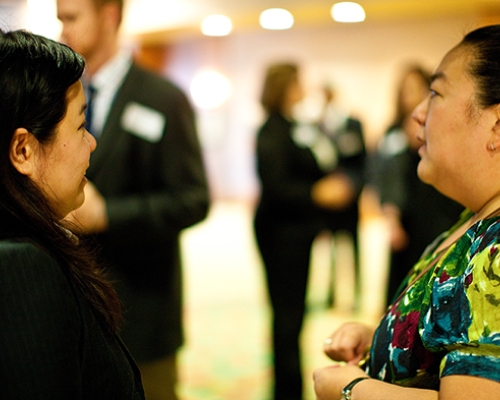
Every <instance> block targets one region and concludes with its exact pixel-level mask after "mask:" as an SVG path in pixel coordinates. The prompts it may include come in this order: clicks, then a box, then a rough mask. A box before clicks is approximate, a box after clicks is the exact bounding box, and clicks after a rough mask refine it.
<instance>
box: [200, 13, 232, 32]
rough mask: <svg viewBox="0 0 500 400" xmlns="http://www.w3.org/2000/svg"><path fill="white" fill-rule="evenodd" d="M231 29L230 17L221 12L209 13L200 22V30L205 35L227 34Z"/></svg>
mask: <svg viewBox="0 0 500 400" xmlns="http://www.w3.org/2000/svg"><path fill="white" fill-rule="evenodd" d="M232 30H233V23H232V22H231V19H230V18H229V17H226V16H225V15H221V14H213V15H209V16H208V17H206V18H205V19H204V20H203V22H202V23H201V31H202V32H203V34H204V35H206V36H227V35H229V34H230V33H231V31H232Z"/></svg>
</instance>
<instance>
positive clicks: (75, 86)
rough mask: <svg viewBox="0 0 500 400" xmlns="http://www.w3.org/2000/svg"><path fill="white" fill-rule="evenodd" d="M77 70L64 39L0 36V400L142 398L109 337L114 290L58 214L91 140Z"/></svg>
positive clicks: (75, 195)
mask: <svg viewBox="0 0 500 400" xmlns="http://www.w3.org/2000/svg"><path fill="white" fill-rule="evenodd" d="M84 68H85V62H84V60H83V58H82V57H81V56H80V55H78V54H77V53H75V52H74V51H73V50H71V49H70V48H69V47H67V46H64V45H62V44H59V43H56V42H54V41H52V40H49V39H47V38H44V37H42V36H38V35H34V34H31V33H29V32H26V31H12V32H2V31H0V87H1V88H2V91H1V93H0V286H1V287H2V290H1V291H0V320H1V321H2V328H1V329H0V382H1V384H0V393H1V397H2V398H8V399H51V400H56V399H61V400H63V399H64V400H68V399H72V400H73V399H93V400H95V399H103V400H104V399H106V400H110V399H117V400H118V399H120V400H122V399H131V400H132V399H143V398H144V396H143V391H142V385H141V382H140V375H139V373H138V370H137V368H136V367H135V364H134V362H133V360H132V358H131V357H130V355H129V353H128V351H127V349H126V348H125V347H124V346H123V344H122V342H121V340H120V339H119V337H118V336H117V330H118V326H119V321H120V304H119V301H118V299H117V296H116V294H115V292H114V290H113V288H112V286H111V285H110V284H109V283H108V282H107V281H106V279H105V278H104V276H103V274H102V273H101V272H100V270H99V269H98V267H97V265H96V264H95V261H94V257H93V254H92V252H91V251H89V250H88V248H87V246H86V245H85V243H84V242H83V239H80V238H78V237H77V236H76V235H75V234H74V233H73V232H74V231H76V229H74V226H72V225H71V224H70V223H69V222H66V221H65V217H66V216H67V215H68V214H69V213H70V212H72V211H73V210H75V209H76V208H78V207H79V206H80V205H81V204H82V203H83V200H84V191H83V189H84V186H85V184H86V182H87V180H86V178H85V171H86V169H87V168H88V166H89V158H90V154H91V152H92V151H93V150H94V149H95V147H96V143H95V140H94V138H93V137H92V136H91V135H90V134H89V133H88V132H87V131H86V130H85V126H84V124H85V115H84V110H85V107H86V103H85V96H84V94H83V89H82V84H81V82H80V77H81V75H82V73H83V70H84Z"/></svg>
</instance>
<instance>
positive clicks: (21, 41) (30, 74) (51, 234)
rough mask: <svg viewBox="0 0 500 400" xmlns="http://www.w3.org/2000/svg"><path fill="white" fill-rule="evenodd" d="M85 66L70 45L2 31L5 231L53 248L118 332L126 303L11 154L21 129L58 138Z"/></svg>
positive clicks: (0, 206)
mask: <svg viewBox="0 0 500 400" xmlns="http://www.w3.org/2000/svg"><path fill="white" fill-rule="evenodd" d="M84 68H85V62H84V60H83V58H82V57H81V56H80V55H79V54H77V53H75V52H74V51H73V50H71V49H70V48H69V47H67V46H65V45H62V44H60V43H57V42H54V41H52V40H50V39H47V38H44V37H42V36H38V35H34V34H32V33H29V32H27V31H22V30H19V31H11V32H3V31H1V30H0V87H1V88H2V89H1V92H0V228H1V229H0V231H1V232H3V234H2V236H4V237H12V236H15V237H24V238H29V239H30V240H32V241H33V242H35V243H37V244H38V245H40V246H42V247H43V248H45V249H46V250H47V251H49V253H50V254H52V255H53V256H54V257H55V258H56V259H57V260H58V261H59V262H60V263H61V265H62V266H63V267H64V268H66V270H65V272H66V273H67V274H68V275H69V276H70V277H71V278H72V279H73V280H74V282H75V283H76V285H77V286H78V287H79V289H80V290H81V292H82V293H83V295H84V296H85V297H86V298H87V299H88V300H89V301H90V303H91V304H92V306H93V307H94V309H95V310H96V311H97V314H98V315H100V316H102V317H103V318H104V320H105V321H106V323H107V324H108V325H109V327H110V328H111V330H112V331H115V330H116V328H117V326H118V322H119V319H120V304H119V302H118V299H117V297H116V293H115V292H114V290H113V289H112V287H111V286H110V284H109V283H108V282H107V281H106V280H105V279H104V278H103V276H102V274H101V272H100V271H99V270H98V269H97V267H96V264H95V258H94V257H93V255H92V254H91V252H90V251H89V250H88V249H87V247H86V246H85V245H84V243H83V239H82V240H75V238H74V237H72V235H71V234H69V232H68V230H67V229H68V228H69V226H64V225H65V223H64V222H63V221H60V217H58V216H57V214H56V212H55V211H54V210H53V209H52V207H51V205H50V204H49V202H48V201H47V200H46V198H45V197H44V195H43V194H42V192H41V190H40V189H38V187H37V186H36V185H35V184H34V183H33V182H32V181H31V179H30V178H28V177H27V176H25V175H23V174H21V173H19V172H18V171H17V169H16V168H15V167H14V166H13V165H12V163H11V161H10V157H9V149H10V143H11V140H12V137H13V134H14V132H15V130H16V129H18V128H25V129H26V130H28V131H29V132H30V133H31V134H32V135H33V136H35V138H36V139H37V140H38V142H40V143H41V144H48V143H50V142H51V141H52V140H54V137H55V135H56V134H57V125H58V124H59V122H61V120H62V119H63V118H64V116H65V114H66V111H67V102H68V100H67V91H68V89H69V87H70V86H72V85H73V84H74V83H76V82H77V81H78V80H79V79H80V77H81V76H82V73H83V70H84Z"/></svg>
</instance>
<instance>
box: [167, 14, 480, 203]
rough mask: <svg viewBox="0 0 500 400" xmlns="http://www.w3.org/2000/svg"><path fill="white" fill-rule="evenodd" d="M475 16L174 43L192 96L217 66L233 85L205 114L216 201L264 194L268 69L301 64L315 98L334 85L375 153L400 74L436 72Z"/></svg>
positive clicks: (175, 66)
mask: <svg viewBox="0 0 500 400" xmlns="http://www.w3.org/2000/svg"><path fill="white" fill-rule="evenodd" d="M476 23H477V21H476V20H475V19H474V18H472V17H471V18H443V19H431V20H426V21H423V20H418V21H417V20H404V21H398V22H389V21H388V22H384V23H381V22H377V23H369V22H365V23H363V24H344V25H342V24H334V23H333V22H332V25H331V26H324V27H316V28H294V29H291V30H289V31H262V30H259V31H252V32H236V33H233V34H232V35H230V36H228V37H223V38H209V37H192V38H184V39H181V40H178V41H177V42H175V43H173V44H170V45H169V50H168V54H169V57H168V58H169V62H168V65H166V67H165V70H164V73H165V74H167V75H168V76H170V77H171V78H172V79H173V80H174V81H176V82H177V83H178V84H179V85H181V86H182V87H183V88H184V89H185V90H186V91H189V85H190V82H191V80H192V79H193V77H194V76H195V75H196V73H198V72H199V71H201V70H203V69H206V68H212V69H216V70H218V71H219V72H221V73H223V74H225V75H226V76H227V77H228V78H229V79H230V81H231V83H232V85H233V92H232V96H231V98H230V99H229V101H228V102H227V103H226V104H224V105H223V106H221V107H219V108H217V109H213V110H197V113H198V123H199V131H200V137H201V139H202V143H203V147H204V150H205V157H206V162H207V168H208V171H209V178H210V183H211V186H212V192H213V194H214V196H215V197H237V198H248V199H253V198H255V196H256V195H257V194H258V190H259V187H258V180H257V179H256V175H255V161H254V139H255V132H256V130H257V129H258V126H259V125H260V124H261V123H262V122H263V117H264V116H263V114H262V110H261V109H260V106H259V103H258V98H259V94H260V89H261V84H262V80H263V73H264V70H265V67H266V65H267V64H268V63H270V62H274V61H280V60H294V61H296V62H298V63H299V64H300V65H301V66H302V72H303V80H304V83H305V86H306V88H307V89H308V91H309V92H312V91H314V90H317V88H318V87H319V85H321V84H322V83H323V82H325V81H329V82H333V83H334V84H335V85H336V87H337V90H338V101H339V103H340V104H341V105H342V106H343V107H345V108H347V109H349V110H350V111H352V112H353V113H354V114H356V115H357V116H358V117H359V118H360V119H361V120H362V122H363V124H364V127H365V135H366V141H367V145H368V146H369V147H370V148H373V146H374V145H375V143H376V141H377V140H378V138H379V137H380V135H381V134H382V133H383V131H384V130H385V128H386V127H387V125H388V124H389V122H390V120H391V118H392V113H393V103H394V101H395V85H396V82H397V80H398V79H399V70H400V69H401V67H402V66H403V65H404V64H405V63H406V62H411V61H417V62H421V63H422V64H423V65H424V66H427V67H428V68H430V69H431V70H433V69H434V68H435V67H436V66H437V64H438V63H439V61H440V59H441V58H442V57H443V55H444V54H445V52H446V51H448V50H449V49H450V48H451V47H452V46H453V45H455V44H456V43H457V42H458V41H459V40H460V39H461V38H462V36H463V35H464V34H465V33H466V32H468V31H469V30H471V29H473V28H474V27H475V26H476Z"/></svg>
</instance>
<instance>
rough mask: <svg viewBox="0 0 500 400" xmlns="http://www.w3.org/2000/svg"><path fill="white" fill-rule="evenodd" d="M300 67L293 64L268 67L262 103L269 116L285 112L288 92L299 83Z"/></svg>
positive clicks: (261, 98)
mask: <svg viewBox="0 0 500 400" xmlns="http://www.w3.org/2000/svg"><path fill="white" fill-rule="evenodd" d="M297 75H298V67H297V65H295V64H292V63H281V64H273V65H271V66H269V67H268V69H267V72H266V77H265V79H264V87H263V89H262V95H261V97H260V103H261V104H262V106H263V107H264V109H265V110H266V112H267V113H268V114H270V113H274V112H278V113H281V112H282V111H283V110H282V108H283V103H284V100H285V95H286V91H287V89H288V87H289V85H290V84H291V83H293V82H295V81H297Z"/></svg>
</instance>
